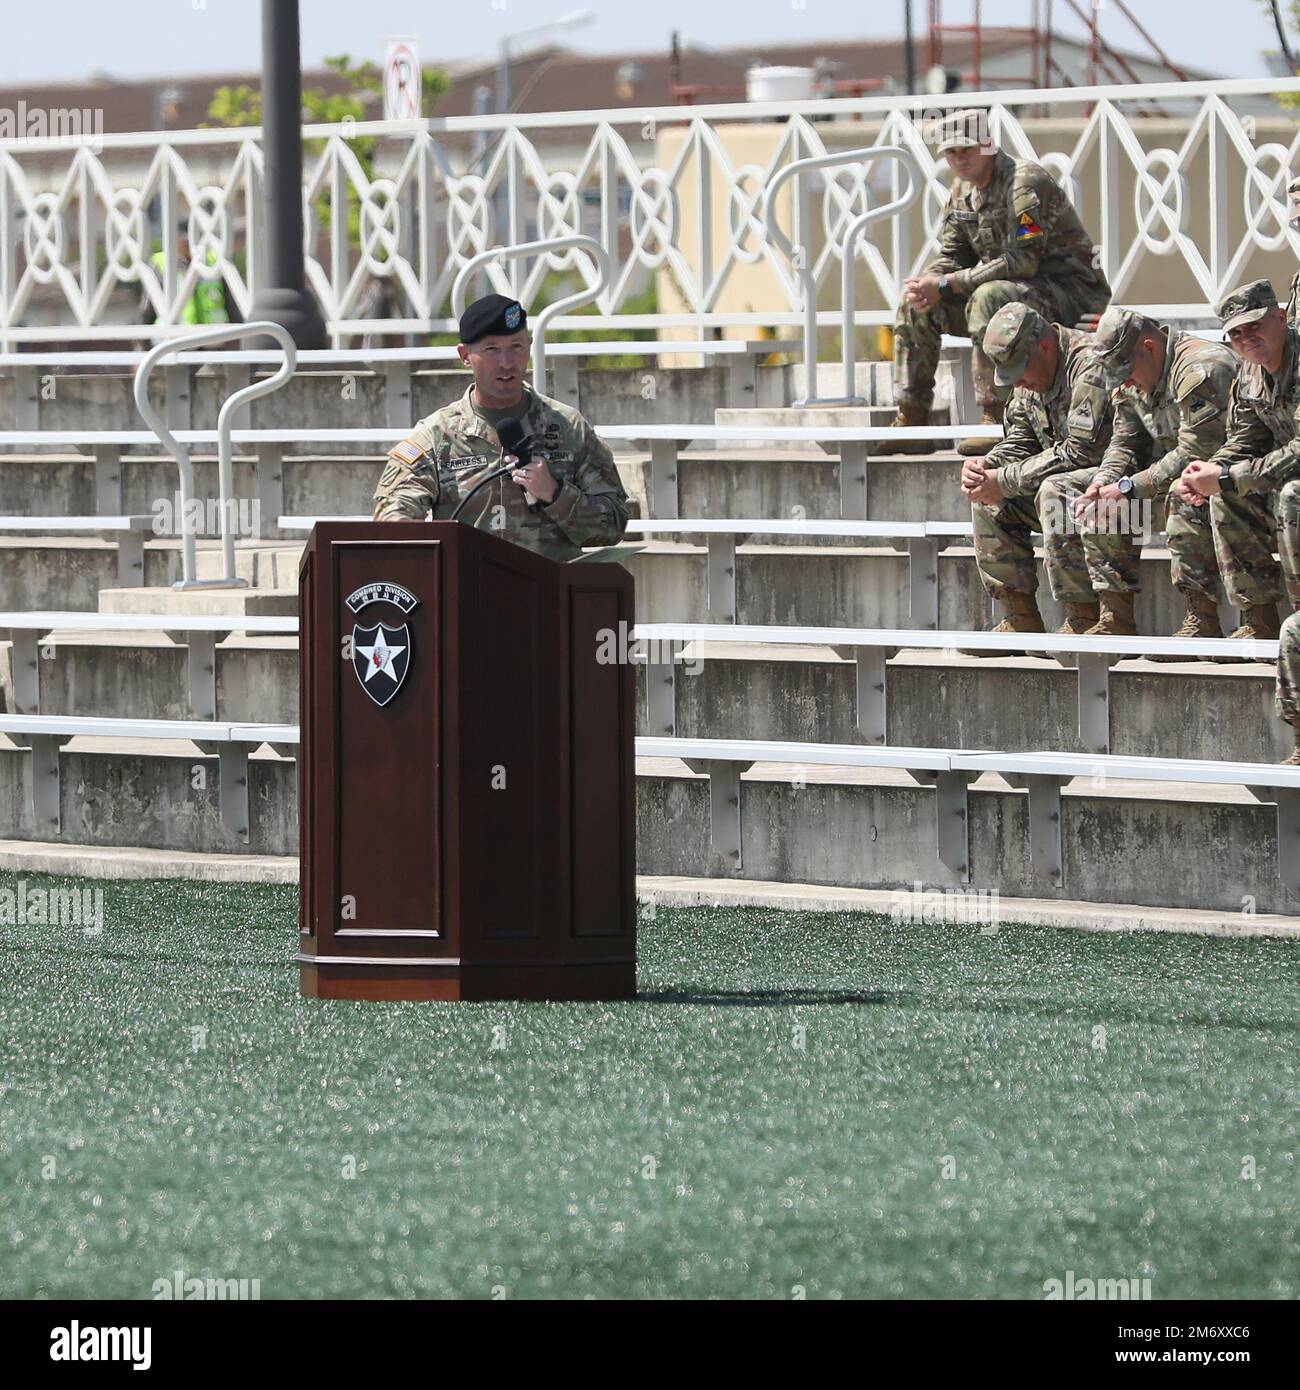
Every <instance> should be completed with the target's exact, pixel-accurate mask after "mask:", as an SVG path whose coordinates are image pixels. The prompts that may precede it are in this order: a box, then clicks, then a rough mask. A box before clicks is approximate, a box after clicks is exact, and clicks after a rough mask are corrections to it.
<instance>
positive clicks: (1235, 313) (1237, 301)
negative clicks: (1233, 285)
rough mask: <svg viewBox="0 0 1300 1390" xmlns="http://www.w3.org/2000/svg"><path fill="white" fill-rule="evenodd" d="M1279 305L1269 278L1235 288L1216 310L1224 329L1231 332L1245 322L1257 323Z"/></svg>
mask: <svg viewBox="0 0 1300 1390" xmlns="http://www.w3.org/2000/svg"><path fill="white" fill-rule="evenodd" d="M1277 307H1278V305H1277V295H1276V294H1275V293H1274V291H1273V286H1272V284H1271V283H1270V282H1269V281H1268V280H1252V281H1251V282H1250V284H1249V285H1242V286H1241V288H1240V289H1235V290H1233V292H1232V293H1231V294H1230V295H1229V296H1228V297H1227V298H1226V299H1225V300H1224V301H1223V302H1222V303H1221V304H1220V305H1219V307H1218V308H1217V309H1216V310H1215V311H1214V312H1215V313H1216V314H1218V316H1219V317H1220V318H1221V319H1222V320H1223V331H1224V332H1225V333H1229V332H1231V331H1232V329H1234V328H1240V327H1241V326H1242V324H1244V323H1257V322H1258V321H1259V320H1260V319H1262V318H1263V317H1264V315H1265V314H1267V313H1268V311H1269V310H1270V309H1276V308H1277Z"/></svg>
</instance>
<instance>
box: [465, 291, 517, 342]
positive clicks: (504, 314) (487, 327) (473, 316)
mask: <svg viewBox="0 0 1300 1390" xmlns="http://www.w3.org/2000/svg"><path fill="white" fill-rule="evenodd" d="M527 327H528V314H527V311H526V310H525V309H524V306H523V305H522V304H520V302H519V301H518V300H517V299H507V298H506V296H505V295H503V294H485V295H484V296H483V298H482V299H476V300H475V301H474V302H473V304H470V305H468V306H467V307H466V309H465V312H464V313H463V314H462V315H461V316H460V340H461V342H462V343H477V342H478V340H479V339H480V338H486V337H487V335H488V334H489V333H518V332H519V330H520V329H521V328H527Z"/></svg>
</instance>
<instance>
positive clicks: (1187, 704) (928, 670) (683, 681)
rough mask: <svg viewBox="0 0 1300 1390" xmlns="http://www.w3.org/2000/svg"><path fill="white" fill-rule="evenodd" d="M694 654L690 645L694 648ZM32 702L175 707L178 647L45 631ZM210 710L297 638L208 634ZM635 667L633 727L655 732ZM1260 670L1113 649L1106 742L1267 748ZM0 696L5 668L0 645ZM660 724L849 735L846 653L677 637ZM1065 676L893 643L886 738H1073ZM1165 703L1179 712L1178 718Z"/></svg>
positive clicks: (286, 659) (779, 737) (1153, 748)
mask: <svg viewBox="0 0 1300 1390" xmlns="http://www.w3.org/2000/svg"><path fill="white" fill-rule="evenodd" d="M701 652H703V659H702V660H699V661H697V657H699V656H700V655H701ZM42 653H43V654H42V659H41V661H40V708H41V711H42V712H43V713H47V714H77V715H96V716H100V717H104V718H127V717H143V718H153V719H191V718H193V717H195V715H194V711H193V710H192V709H191V708H190V702H189V686H188V672H187V649H186V647H185V646H184V645H183V644H180V643H176V642H173V641H172V640H171V639H170V637H169V636H167V635H166V634H163V633H115V634H104V633H85V632H78V631H77V630H76V629H75V628H72V629H68V630H62V629H55V630H54V631H53V632H52V634H50V636H49V640H48V641H43V642H42ZM214 658H215V667H216V676H215V695H216V709H215V717H216V718H218V719H222V720H229V721H234V722H269V723H290V722H293V721H295V720H296V719H297V718H298V644H297V639H296V638H294V637H290V636H284V637H280V636H275V637H261V636H252V637H250V636H245V635H243V634H234V635H232V636H229V637H225V638H223V640H222V641H221V643H220V645H218V646H217V647H216V649H215V653H214ZM646 682H647V673H646V671H645V668H644V667H638V670H637V687H638V708H637V723H636V730H637V733H638V734H642V735H662V734H663V733H664V732H665V730H664V729H661V728H656V727H654V726H653V723H652V719H651V713H650V710H649V709H648V708H647V702H646ZM1273 684H1274V678H1273V670H1272V667H1270V666H1267V665H1261V664H1258V663H1246V662H1243V663H1241V664H1240V665H1232V666H1220V665H1213V664H1210V663H1208V662H1188V663H1179V664H1163V663H1154V662H1148V661H1142V660H1134V661H1121V662H1120V663H1118V664H1117V665H1115V666H1113V667H1112V668H1111V675H1110V708H1111V714H1110V730H1111V738H1110V749H1111V751H1112V752H1114V753H1117V754H1125V755H1129V756H1139V757H1147V756H1149V757H1183V758H1196V759H1227V760H1232V761H1243V762H1264V763H1267V762H1272V761H1277V760H1279V759H1281V758H1283V757H1285V756H1287V755H1288V754H1289V753H1290V751H1291V747H1290V744H1289V742H1288V739H1287V737H1286V733H1287V731H1286V729H1285V728H1284V726H1283V725H1281V724H1280V723H1279V721H1278V720H1277V719H1276V718H1274V716H1273ZM0 685H4V686H5V687H6V689H5V707H6V708H7V709H12V708H14V705H13V703H12V701H11V700H10V699H9V687H10V685H11V680H10V678H9V676H8V672H7V671H6V670H5V667H4V659H3V657H2V656H0ZM675 687H676V690H675V711H676V725H675V727H676V733H677V734H678V735H679V736H681V737H686V738H724V739H728V738H758V739H771V740H776V741H783V742H809V743H843V744H851V743H859V742H865V741H866V735H865V734H864V733H863V732H862V731H860V729H859V727H858V724H857V709H856V688H855V667H854V665H853V663H852V661H850V660H848V659H847V658H846V657H844V656H840V655H837V654H836V653H835V652H834V651H833V650H831V649H830V648H827V647H790V648H773V647H759V646H756V645H753V644H734V645H732V644H713V645H710V646H709V647H707V648H704V649H700V648H697V647H694V646H691V645H688V646H687V647H686V648H685V649H684V650H683V654H682V665H681V667H679V669H678V674H677V678H676V682H675ZM1077 706H1078V696H1077V675H1076V673H1075V671H1074V670H1072V669H1068V668H1065V667H1062V666H1060V665H1058V664H1057V663H1056V662H1055V661H1053V660H1049V659H1043V658H1035V657H1022V658H1000V659H992V660H990V659H979V658H973V657H960V656H955V655H954V654H952V653H950V652H942V651H934V652H925V651H920V650H916V649H904V650H902V651H900V652H899V654H898V655H897V656H896V657H895V658H893V659H892V660H891V661H890V662H889V664H888V699H887V719H886V732H887V742H888V743H889V744H890V745H893V746H903V747H962V748H976V747H993V748H1000V749H1006V750H1011V751H1031V750H1035V749H1042V748H1052V749H1059V750H1062V751H1065V752H1075V751H1077V752H1082V751H1085V745H1084V743H1083V740H1082V739H1081V737H1080V733H1079V728H1078V718H1077V713H1078V710H1077ZM1170 710H1195V711H1196V717H1195V718H1194V719H1184V718H1170V717H1169V711H1170Z"/></svg>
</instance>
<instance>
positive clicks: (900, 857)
mask: <svg viewBox="0 0 1300 1390" xmlns="http://www.w3.org/2000/svg"><path fill="white" fill-rule="evenodd" d="M1061 800H1062V804H1061V820H1060V827H1061V842H1062V843H1061V848H1062V858H1063V865H1064V875H1063V882H1062V884H1061V886H1060V887H1055V886H1054V885H1053V884H1052V883H1051V881H1050V880H1049V879H1048V878H1047V877H1046V876H1045V875H1044V874H1041V873H1038V872H1036V871H1035V869H1034V867H1033V863H1032V860H1031V856H1030V850H1029V823H1028V821H1029V806H1028V796H1027V795H1026V793H1024V792H1020V791H1013V790H1011V789H1009V788H1008V786H1007V784H1006V783H1005V782H1004V781H1003V780H1002V779H1001V778H1000V777H997V776H995V775H993V774H986V775H985V776H983V777H981V778H980V779H979V780H978V781H977V782H975V783H973V784H972V788H971V791H970V794H969V798H968V804H967V825H968V830H969V844H970V863H971V878H970V882H969V883H968V884H958V883H957V882H956V881H955V880H954V878H953V876H952V874H951V873H950V872H949V871H948V870H947V869H946V868H945V867H944V865H943V864H942V863H941V862H940V861H939V859H938V855H937V853H936V850H935V815H936V808H935V802H934V799H933V792H931V791H930V790H929V789H928V788H921V787H917V786H916V785H915V784H914V783H912V781H911V779H910V778H909V777H907V776H906V774H905V773H901V772H899V773H892V772H884V771H881V772H872V773H868V774H863V773H860V772H859V771H858V770H856V769H855V770H852V771H851V772H845V773H841V772H840V770H838V769H822V768H812V767H810V768H789V767H786V768H779V767H776V766H774V765H766V766H765V765H763V764H756V765H755V766H754V768H753V769H752V770H751V771H750V772H748V773H746V774H744V775H743V776H742V777H741V779H740V813H741V824H742V858H741V862H740V864H739V866H737V865H736V863H735V862H734V860H726V859H723V858H721V857H720V856H719V855H717V854H716V853H714V852H713V850H712V849H711V847H710V839H709V835H710V798H709V785H708V780H707V778H705V777H702V776H696V775H694V774H692V773H690V772H689V771H688V770H687V769H686V767H685V766H684V764H681V763H678V762H676V761H670V760H659V759H656V760H642V761H641V762H640V763H639V764H638V777H637V871H638V872H639V873H642V874H668V875H682V876H697V875H698V876H708V877H710V878H729V879H741V878H754V879H775V880H780V881H781V882H785V883H816V884H826V885H834V886H840V887H862V888H889V889H911V888H913V886H914V885H916V884H918V883H919V884H921V885H923V886H924V887H927V888H929V887H931V886H935V885H937V886H939V887H940V888H942V887H956V888H960V889H962V890H963V891H965V892H969V893H970V894H972V896H974V895H977V894H979V893H985V894H990V893H997V894H999V895H1000V896H1004V897H1034V898H1044V899H1052V898H1060V899H1085V900H1089V901H1093V902H1099V903H1135V904H1142V905H1148V906H1155V907H1172V908H1183V907H1189V908H1200V909H1219V910H1223V911H1226V912H1234V911H1235V912H1254V911H1259V912H1282V913H1295V912H1296V911H1297V909H1298V908H1300V902H1298V901H1297V898H1296V896H1295V895H1293V894H1291V893H1290V892H1289V891H1288V890H1287V889H1286V888H1285V886H1284V885H1283V883H1282V881H1281V879H1280V878H1279V876H1278V869H1277V838H1276V836H1277V813H1276V808H1275V807H1273V806H1269V805H1263V804H1260V803H1258V802H1256V801H1255V800H1254V799H1253V798H1252V797H1250V796H1249V795H1248V794H1247V793H1246V792H1245V791H1244V789H1241V788H1235V787H1216V788H1209V787H1201V788H1198V787H1192V786H1174V785H1171V784H1170V783H1167V782H1166V783H1161V784H1154V783H1136V782H1135V783H1118V782H1115V783H1111V784H1110V785H1109V786H1108V787H1107V788H1105V789H1098V788H1094V787H1091V786H1090V785H1089V783H1088V780H1087V779H1082V780H1080V781H1076V782H1074V783H1071V784H1068V785H1067V787H1066V788H1065V789H1063V792H1062V798H1061ZM1210 846H1213V850H1212V851H1211V850H1210V849H1209V847H1210Z"/></svg>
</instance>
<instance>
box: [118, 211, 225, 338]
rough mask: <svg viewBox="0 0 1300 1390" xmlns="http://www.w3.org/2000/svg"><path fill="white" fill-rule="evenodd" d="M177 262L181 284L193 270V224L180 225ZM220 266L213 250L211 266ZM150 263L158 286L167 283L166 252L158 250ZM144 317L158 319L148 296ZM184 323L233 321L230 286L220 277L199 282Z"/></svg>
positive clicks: (183, 314) (184, 313)
mask: <svg viewBox="0 0 1300 1390" xmlns="http://www.w3.org/2000/svg"><path fill="white" fill-rule="evenodd" d="M176 261H177V264H176V278H177V280H178V281H180V280H183V279H184V278H185V274H186V272H187V271H188V270H189V268H190V238H189V225H188V224H187V223H186V222H183V221H182V222H180V223H178V224H177V227H176ZM216 263H217V258H216V256H215V255H214V254H213V253H212V252H211V251H209V252H208V264H209V265H216ZM149 264H150V265H151V266H152V267H153V271H154V274H155V275H157V277H158V283H159V284H163V283H165V280H166V275H167V254H166V252H165V251H161V250H159V251H155V252H154V253H153V255H152V256H150V257H149ZM140 317H141V318H142V319H143V320H145V321H146V322H152V321H153V320H154V318H155V317H156V315H154V313H153V303H152V301H151V300H150V298H149V296H148V294H147V293H146V294H144V295H143V296H142V301H141V306H140ZM181 322H182V323H184V324H187V325H191V326H193V327H195V328H203V327H207V326H209V325H213V324H218V323H229V322H230V315H229V313H227V311H226V287H225V285H224V283H223V282H222V280H221V277H220V276H217V277H216V278H215V279H212V280H205V279H203V278H202V277H200V278H198V279H196V280H195V282H194V291H193V293H192V294H191V295H190V297H189V298H188V299H187V300H186V301H185V305H184V308H183V309H182V310H181Z"/></svg>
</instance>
